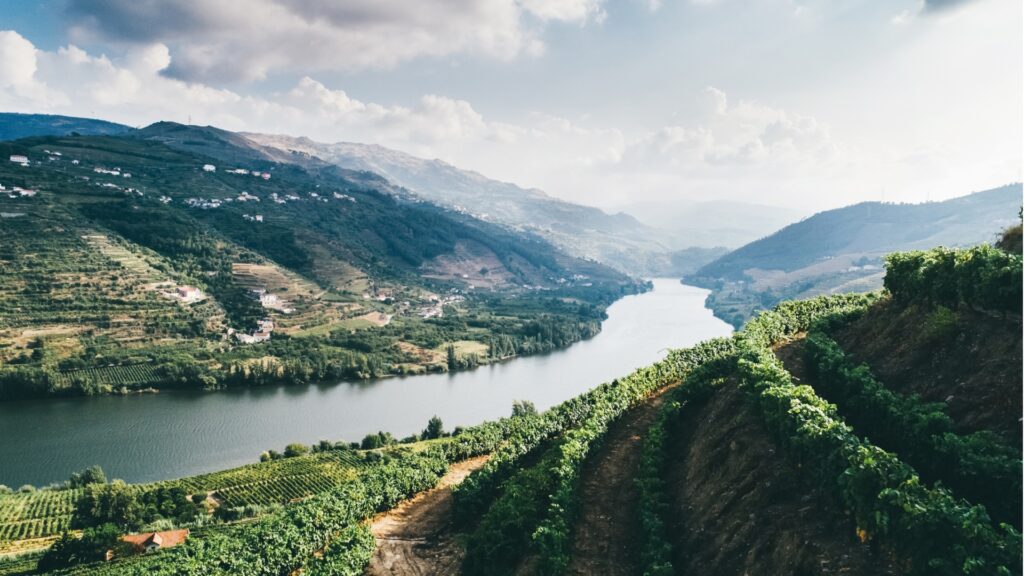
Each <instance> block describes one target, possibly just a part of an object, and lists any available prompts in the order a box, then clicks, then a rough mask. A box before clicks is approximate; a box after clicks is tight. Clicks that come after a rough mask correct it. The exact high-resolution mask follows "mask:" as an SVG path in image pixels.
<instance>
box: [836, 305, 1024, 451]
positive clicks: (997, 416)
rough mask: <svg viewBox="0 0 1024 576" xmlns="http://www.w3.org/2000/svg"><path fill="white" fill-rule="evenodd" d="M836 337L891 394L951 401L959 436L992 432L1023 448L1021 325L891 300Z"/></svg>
mask: <svg viewBox="0 0 1024 576" xmlns="http://www.w3.org/2000/svg"><path fill="white" fill-rule="evenodd" d="M833 337H834V338H835V339H836V340H837V341H838V342H839V344H840V345H841V346H842V347H843V350H845V351H846V353H847V354H850V355H851V356H852V357H853V359H854V360H855V361H857V362H867V364H868V365H869V366H870V367H871V371H872V372H873V373H874V374H875V377H877V378H878V379H879V380H880V381H882V382H883V383H885V385H886V386H887V387H889V388H890V389H891V390H893V391H895V392H899V393H902V394H910V393H916V394H919V395H920V396H921V397H922V398H923V399H925V400H927V401H930V402H945V403H946V405H947V406H948V411H947V413H948V414H949V416H950V417H951V418H952V419H953V421H954V422H955V423H956V426H957V431H958V432H962V433H963V432H975V431H978V430H992V431H994V432H996V433H997V434H999V435H1000V436H1002V437H1003V438H1004V439H1005V440H1006V441H1007V442H1009V443H1011V445H1012V446H1016V447H1017V448H1018V449H1020V447H1021V432H1022V429H1021V416H1022V413H1021V412H1022V411H1021V401H1020V399H1021V395H1022V393H1024V389H1022V374H1024V373H1022V368H1021V366H1022V365H1024V357H1022V356H1024V353H1022V351H1024V346H1022V340H1021V324H1020V323H1019V322H1016V321H1012V320H1007V319H1004V318H996V317H993V316H990V315H988V314H984V313H981V312H975V311H973V310H960V311H957V312H955V313H951V312H948V311H946V312H942V311H938V312H936V311H931V310H927V309H924V308H922V307H918V306H909V307H900V306H897V305H896V304H895V303H893V302H892V301H891V300H883V301H881V302H879V303H877V304H875V305H874V306H873V307H872V308H871V309H870V310H869V311H868V313H867V314H865V315H864V316H863V317H861V318H860V319H858V320H857V321H855V322H853V323H851V324H850V325H849V326H847V327H845V328H843V329H841V330H838V331H836V333H835V334H833Z"/></svg>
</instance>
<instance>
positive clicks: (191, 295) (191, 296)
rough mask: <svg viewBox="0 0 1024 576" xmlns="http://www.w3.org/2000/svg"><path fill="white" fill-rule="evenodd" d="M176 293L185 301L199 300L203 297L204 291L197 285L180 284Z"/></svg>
mask: <svg viewBox="0 0 1024 576" xmlns="http://www.w3.org/2000/svg"><path fill="white" fill-rule="evenodd" d="M176 293H177V294H178V298H181V300H182V301H183V302H197V301H199V300H202V299H203V291H202V290H200V289H199V288H196V287H195V286H178V289H177V290H176Z"/></svg>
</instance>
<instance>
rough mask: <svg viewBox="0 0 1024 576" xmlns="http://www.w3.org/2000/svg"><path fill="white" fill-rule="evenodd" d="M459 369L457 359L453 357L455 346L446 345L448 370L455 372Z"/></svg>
mask: <svg viewBox="0 0 1024 576" xmlns="http://www.w3.org/2000/svg"><path fill="white" fill-rule="evenodd" d="M458 367H459V358H458V357H457V356H456V355H455V346H454V345H453V344H449V345H448V370H456V369H458Z"/></svg>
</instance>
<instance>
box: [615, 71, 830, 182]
mask: <svg viewBox="0 0 1024 576" xmlns="http://www.w3.org/2000/svg"><path fill="white" fill-rule="evenodd" d="M701 101H702V102H703V103H704V104H705V105H704V107H703V110H704V111H703V114H704V117H703V119H701V120H699V122H698V124H697V125H694V126H678V125H677V126H666V127H664V128H661V129H660V130H657V131H655V132H653V133H651V134H648V135H646V136H643V137H641V138H639V139H638V140H636V141H634V142H632V143H631V144H629V145H628V146H627V147H626V149H625V150H624V153H623V163H622V168H623V169H627V170H652V169H658V170H662V171H670V172H677V171H679V170H681V169H685V170H690V169H705V168H709V167H715V166H721V167H731V168H733V169H737V168H741V167H751V166H755V165H767V164H771V165H774V166H797V165H806V164H810V163H820V162H827V161H830V160H832V159H834V158H836V157H837V156H838V155H839V147H838V146H837V145H836V143H835V142H833V140H832V137H831V135H830V133H829V129H828V127H827V126H825V125H823V124H822V123H820V122H818V121H817V120H816V119H814V118H811V117H807V116H801V115H799V114H793V113H791V112H787V111H785V110H782V109H778V108H772V107H770V106H765V105H762V104H759V103H756V102H747V101H741V102H739V103H738V104H735V105H730V104H729V99H728V97H727V95H726V94H725V92H723V91H721V90H719V89H717V88H714V87H708V88H706V89H705V90H704V93H703V94H702V98H701Z"/></svg>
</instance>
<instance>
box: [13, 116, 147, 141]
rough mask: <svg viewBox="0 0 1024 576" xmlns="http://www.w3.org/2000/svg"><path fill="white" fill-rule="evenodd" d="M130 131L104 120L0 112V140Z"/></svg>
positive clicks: (112, 133)
mask: <svg viewBox="0 0 1024 576" xmlns="http://www.w3.org/2000/svg"><path fill="white" fill-rule="evenodd" d="M131 130H132V128H131V127H130V126H125V125H123V124H115V123H114V122H107V121H106V120H94V119H91V118H76V117H72V116H55V115H52V114H17V113H13V112H0V140H17V139H18V138H28V137H29V136H67V135H69V134H71V133H72V132H75V133H78V134H81V135H82V136H113V135H116V134H124V133H126V132H129V131H131Z"/></svg>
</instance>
